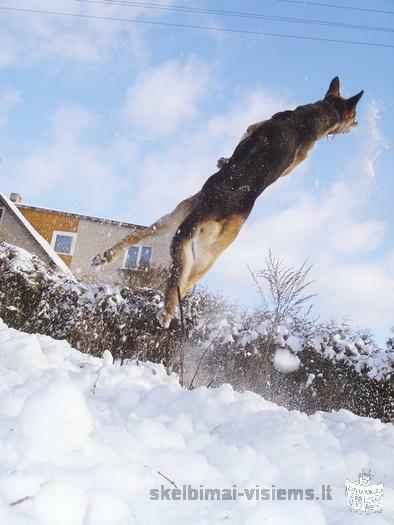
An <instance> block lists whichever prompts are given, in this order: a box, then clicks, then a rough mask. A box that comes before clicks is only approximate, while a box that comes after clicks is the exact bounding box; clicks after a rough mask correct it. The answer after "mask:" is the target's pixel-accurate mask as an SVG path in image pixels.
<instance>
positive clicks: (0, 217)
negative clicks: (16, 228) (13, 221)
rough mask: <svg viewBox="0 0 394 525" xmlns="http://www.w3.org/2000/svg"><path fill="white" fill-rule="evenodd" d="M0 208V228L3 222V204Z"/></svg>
mask: <svg viewBox="0 0 394 525" xmlns="http://www.w3.org/2000/svg"><path fill="white" fill-rule="evenodd" d="M0 210H1V211H2V213H1V215H0V228H1V225H2V224H3V219H4V215H5V211H6V209H5V206H0Z"/></svg>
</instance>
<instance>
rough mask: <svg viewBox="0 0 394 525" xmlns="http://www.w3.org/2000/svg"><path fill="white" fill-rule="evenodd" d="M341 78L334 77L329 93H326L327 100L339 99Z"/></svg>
mask: <svg viewBox="0 0 394 525" xmlns="http://www.w3.org/2000/svg"><path fill="white" fill-rule="evenodd" d="M339 96H340V95H339V78H338V77H334V78H333V79H332V80H331V83H330V87H329V88H328V91H327V93H326V96H325V98H327V97H339Z"/></svg>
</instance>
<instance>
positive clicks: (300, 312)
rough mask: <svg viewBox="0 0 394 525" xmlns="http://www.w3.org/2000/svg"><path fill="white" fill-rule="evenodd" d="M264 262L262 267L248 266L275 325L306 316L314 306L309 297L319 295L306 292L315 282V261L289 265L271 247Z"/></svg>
mask: <svg viewBox="0 0 394 525" xmlns="http://www.w3.org/2000/svg"><path fill="white" fill-rule="evenodd" d="M265 263H266V267H265V268H264V269H263V270H259V271H256V272H252V271H251V269H250V268H249V271H250V273H251V275H252V278H253V280H254V282H255V284H256V286H257V290H258V293H259V295H260V298H261V299H262V302H263V305H264V310H265V311H267V312H268V313H269V316H270V318H271V321H272V326H273V328H274V329H275V330H276V328H277V327H278V326H279V325H280V324H281V323H289V322H290V323H294V322H295V321H297V320H299V319H300V317H304V318H305V317H307V316H308V315H309V314H310V312H311V309H312V305H310V304H309V303H310V300H311V299H312V298H313V297H315V296H316V294H307V293H306V289H307V288H308V287H309V286H310V285H311V284H312V283H313V282H314V281H310V280H309V274H310V271H311V269H312V265H310V264H307V262H306V261H305V262H304V263H303V264H302V265H301V266H300V267H299V268H291V267H286V266H285V264H284V263H283V261H281V260H280V259H279V258H278V257H275V256H274V255H273V254H272V251H271V249H270V250H269V253H268V256H267V257H266V259H265Z"/></svg>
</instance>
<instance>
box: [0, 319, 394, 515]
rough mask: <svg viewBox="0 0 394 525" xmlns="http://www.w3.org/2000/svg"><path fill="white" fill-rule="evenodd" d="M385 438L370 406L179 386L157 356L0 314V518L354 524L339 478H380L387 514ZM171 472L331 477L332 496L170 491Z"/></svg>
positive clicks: (290, 484) (390, 484)
mask: <svg viewBox="0 0 394 525" xmlns="http://www.w3.org/2000/svg"><path fill="white" fill-rule="evenodd" d="M393 452H394V430H393V427H392V425H390V424H383V423H381V422H380V421H378V420H374V419H370V418H362V417H358V416H355V415H354V414H352V413H351V412H348V411H345V410H341V411H339V412H335V413H324V412H317V413H316V414H314V415H312V416H306V415H305V414H303V413H300V412H298V411H293V412H289V411H288V410H286V409H284V408H280V407H278V406H276V405H274V404H272V403H270V402H267V401H265V400H264V399H263V398H261V397H260V396H258V395H257V394H253V393H251V392H245V393H243V394H240V393H236V392H235V391H234V390H233V389H232V388H231V387H230V386H229V385H222V386H221V387H219V388H216V389H207V388H205V387H200V388H196V389H195V390H192V391H188V390H184V389H183V388H181V387H180V385H179V382H178V378H177V376H176V375H174V374H172V375H168V374H167V373H166V371H165V369H164V367H162V366H161V365H154V364H150V363H145V364H141V363H137V362H135V361H128V362H126V363H125V364H123V365H122V366H121V365H120V364H119V363H118V362H116V361H115V362H113V360H112V356H111V355H110V354H109V352H107V353H106V354H105V356H104V359H99V358H95V357H91V356H88V355H86V354H82V353H80V352H78V351H76V350H74V349H72V348H71V347H70V346H69V345H68V344H67V343H65V342H64V341H55V340H53V339H51V338H49V337H47V336H41V335H27V334H23V333H21V332H18V331H17V330H14V329H10V328H8V327H7V326H6V325H5V324H4V323H0V523H2V524H3V523H4V524H7V525H131V524H136V525H137V524H138V525H160V524H163V525H167V524H168V523H171V524H172V525H185V524H188V525H197V524H198V525H202V524H206V525H219V524H228V525H240V524H245V525H260V524H261V523H267V524H272V525H277V524H279V523H280V524H287V523H288V524H292V525H298V524H299V525H301V524H302V525H309V524H310V525H312V524H313V525H326V524H327V525H328V524H330V525H339V524H341V525H342V524H343V523H347V524H350V525H351V524H356V523H360V516H359V515H357V514H353V513H351V512H349V511H348V509H347V507H346V503H345V496H344V489H345V480H346V479H354V480H357V475H358V473H359V472H360V471H361V469H362V468H363V467H367V468H370V469H371V470H372V472H373V474H374V476H375V479H376V481H377V482H383V483H384V490H385V503H384V511H383V514H382V515H380V516H378V520H379V523H380V524H381V525H385V524H389V523H393V521H392V516H393V515H394V497H393V496H394V454H393ZM174 484H175V485H176V486H177V487H178V488H180V489H181V488H182V487H183V486H186V487H187V486H188V485H190V486H191V487H194V488H196V489H199V488H201V487H206V488H215V489H219V490H224V489H231V490H233V489H234V486H236V488H237V491H238V492H240V491H242V492H244V493H246V491H245V489H248V490H252V489H256V486H258V488H259V490H260V489H263V488H266V489H269V490H273V488H279V487H283V488H285V489H289V488H299V489H307V488H308V489H315V490H316V491H317V490H320V489H319V488H320V487H321V486H322V485H326V486H328V485H329V486H330V489H331V491H332V492H331V494H332V499H330V500H322V499H321V498H320V499H319V500H318V499H314V500H311V501H307V500H302V501H299V500H298V501H294V500H291V501H277V500H275V501H272V500H271V501H258V500H256V499H251V500H250V501H249V500H247V498H246V497H245V496H243V497H242V496H239V497H238V499H237V500H236V501H233V500H228V501H225V500H221V501H217V500H212V499H210V498H208V499H206V500H203V501H184V500H174V499H172V500H168V498H167V497H166V495H168V489H170V490H173V489H175V487H174ZM152 491H153V492H152ZM161 492H162V493H163V494H164V499H165V501H161V500H156V499H155V497H154V494H160V493H161ZM316 493H317V492H316ZM177 494H178V493H177ZM319 494H320V492H319ZM374 519H376V516H374V517H373V518H367V521H368V522H371V523H373V522H376V521H374Z"/></svg>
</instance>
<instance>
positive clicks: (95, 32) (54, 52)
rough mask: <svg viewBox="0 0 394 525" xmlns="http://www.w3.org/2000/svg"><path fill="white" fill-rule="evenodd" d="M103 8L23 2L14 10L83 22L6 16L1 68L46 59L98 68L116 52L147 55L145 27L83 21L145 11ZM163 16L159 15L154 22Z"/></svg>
mask: <svg viewBox="0 0 394 525" xmlns="http://www.w3.org/2000/svg"><path fill="white" fill-rule="evenodd" d="M105 4H106V5H104V4H95V3H91V4H88V3H82V2H70V1H69V0H58V1H56V3H54V2H53V0H37V1H36V2H34V4H32V2H31V1H29V0H19V2H18V4H17V5H15V6H12V7H15V8H19V9H27V10H29V9H30V10H36V11H40V10H41V11H54V12H59V13H75V14H77V15H81V16H80V17H78V16H76V17H72V16H55V15H51V14H44V13H28V12H26V13H23V12H13V11H3V12H2V34H1V35H0V67H1V66H10V65H16V64H17V65H18V66H21V65H23V66H27V67H30V66H31V65H32V63H34V62H36V61H40V60H42V59H61V60H72V61H73V62H74V64H75V63H82V64H99V63H101V62H102V61H104V60H107V59H108V58H109V57H111V56H112V57H113V55H114V53H115V52H118V53H119V52H122V53H123V58H124V57H125V53H127V56H129V57H130V56H131V57H133V58H137V59H140V58H142V57H146V56H147V53H148V50H147V46H146V45H145V42H144V38H143V35H144V34H145V32H146V31H148V29H147V28H146V27H143V26H141V25H140V24H131V23H125V22H121V21H116V20H99V19H90V18H84V15H86V16H88V17H89V16H92V17H107V18H113V19H116V18H120V19H122V18H123V19H124V18H131V19H139V18H140V17H141V14H145V13H146V10H144V9H143V8H142V7H134V8H132V9H131V8H129V9H128V10H127V11H125V7H124V6H122V5H116V4H112V3H110V2H106V3H105ZM160 16H163V11H160V10H154V11H153V12H150V13H149V18H150V19H151V18H157V17H160Z"/></svg>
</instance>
